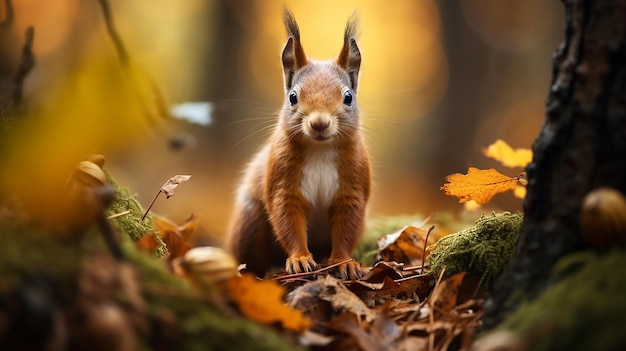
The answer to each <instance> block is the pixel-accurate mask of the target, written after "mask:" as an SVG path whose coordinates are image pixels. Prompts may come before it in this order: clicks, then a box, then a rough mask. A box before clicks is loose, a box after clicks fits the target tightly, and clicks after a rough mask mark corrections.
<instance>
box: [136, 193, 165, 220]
mask: <svg viewBox="0 0 626 351" xmlns="http://www.w3.org/2000/svg"><path fill="white" fill-rule="evenodd" d="M162 192H163V190H161V189H159V192H158V193H156V195H154V197H153V198H152V202H150V205H149V206H148V209H147V210H146V213H144V214H143V216H141V220H142V221H143V220H144V219H146V216H147V215H148V212H150V209H151V208H152V205H154V202H155V201H156V199H157V197H159V194H161V193H162Z"/></svg>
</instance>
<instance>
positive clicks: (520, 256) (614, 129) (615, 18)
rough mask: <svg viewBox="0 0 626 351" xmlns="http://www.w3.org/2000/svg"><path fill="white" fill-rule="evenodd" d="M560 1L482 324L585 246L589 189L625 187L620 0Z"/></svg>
mask: <svg viewBox="0 0 626 351" xmlns="http://www.w3.org/2000/svg"><path fill="white" fill-rule="evenodd" d="M563 2H564V4H565V38H564V40H563V42H562V44H561V45H560V47H559V48H558V50H557V52H556V55H555V58H554V63H553V80H552V85H551V89H550V93H549V96H548V99H547V116H546V120H545V122H544V125H543V128H542V130H541V133H540V135H539V136H538V138H537V139H536V141H535V143H534V145H533V151H534V159H533V162H532V163H531V164H530V165H529V166H528V180H529V184H528V195H527V196H526V200H525V202H524V212H525V219H524V225H523V228H522V233H521V235H520V241H519V242H518V246H517V252H516V256H515V257H514V259H513V263H512V266H511V269H510V271H509V272H508V273H507V274H506V275H505V277H504V279H502V281H501V284H500V285H501V286H500V287H499V289H497V291H496V293H495V294H494V296H493V302H494V303H493V306H492V308H491V310H490V312H489V313H488V314H487V315H486V317H485V322H486V325H487V327H492V326H494V325H495V324H497V323H498V322H499V321H500V320H502V319H503V318H504V317H505V316H506V315H507V314H508V313H509V312H511V311H512V310H513V309H515V308H516V306H517V305H518V303H519V302H520V300H521V299H522V298H528V299H534V298H535V297H537V296H538V295H540V294H541V293H542V292H543V291H544V289H545V288H546V287H548V286H550V285H551V284H552V283H554V282H553V281H550V278H549V277H550V274H549V273H550V268H551V267H552V266H553V264H554V263H555V262H556V261H557V260H558V259H559V258H561V257H563V256H565V255H567V254H568V253H571V252H575V251H579V250H583V249H585V244H584V242H583V240H582V238H581V229H580V220H579V215H580V209H581V200H582V199H583V197H584V196H585V195H586V194H587V193H588V192H589V191H591V190H593V189H596V188H599V187H603V186H608V187H613V188H615V189H617V190H619V191H621V192H622V193H626V162H625V160H626V0H582V1H578V0H564V1H563ZM520 292H521V293H520Z"/></svg>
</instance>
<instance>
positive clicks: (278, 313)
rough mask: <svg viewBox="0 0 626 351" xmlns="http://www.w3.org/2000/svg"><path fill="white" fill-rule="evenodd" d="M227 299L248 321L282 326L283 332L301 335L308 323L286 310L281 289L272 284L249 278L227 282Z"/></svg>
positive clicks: (280, 286)
mask: <svg viewBox="0 0 626 351" xmlns="http://www.w3.org/2000/svg"><path fill="white" fill-rule="evenodd" d="M228 291H229V292H230V297H231V298H232V299H233V300H234V301H235V303H236V304H237V305H238V306H239V310H240V311H241V313H243V314H244V315H245V316H247V317H248V318H250V319H252V320H255V321H257V322H260V323H264V324H273V323H277V322H278V323H281V324H282V325H283V327H284V328H285V329H289V330H293V331H296V332H303V331H304V330H305V329H306V328H308V327H309V325H310V324H311V321H310V320H308V319H307V318H306V317H304V316H303V315H302V313H301V312H300V311H297V310H294V309H292V308H291V307H289V306H287V305H286V304H285V303H284V302H283V300H282V298H283V295H284V289H283V287H282V285H280V284H278V283H277V282H276V281H274V280H258V279H256V278H255V277H254V276H252V275H250V274H244V275H243V276H242V277H237V278H233V279H231V280H230V281H229V282H228Z"/></svg>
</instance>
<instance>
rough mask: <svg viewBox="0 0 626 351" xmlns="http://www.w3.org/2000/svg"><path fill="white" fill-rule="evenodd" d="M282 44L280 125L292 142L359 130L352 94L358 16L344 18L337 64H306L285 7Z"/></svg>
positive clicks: (356, 66) (348, 135)
mask: <svg viewBox="0 0 626 351" xmlns="http://www.w3.org/2000/svg"><path fill="white" fill-rule="evenodd" d="M283 21H284V23H285V28H286V30H287V36H288V39H287V43H286V44H285V47H284V49H283V52H282V64H283V78H284V87H285V102H284V106H283V111H282V114H281V121H280V122H281V123H282V125H283V127H285V128H284V129H285V131H286V133H288V135H289V137H290V138H292V139H298V140H307V141H312V142H329V141H333V140H338V139H342V138H344V139H345V138H353V137H354V134H355V133H358V132H359V128H360V126H359V123H360V122H359V111H358V105H357V101H356V92H357V86H358V80H359V68H360V66H361V52H360V51H359V47H358V46H357V43H356V39H355V36H356V31H357V28H358V17H357V16H356V15H353V16H352V17H350V19H349V20H348V23H347V25H346V29H345V32H344V42H343V47H342V49H341V51H340V53H339V56H338V57H337V59H336V60H329V61H317V60H309V59H307V57H306V54H305V53H304V49H303V47H302V44H301V42H300V29H299V27H298V23H297V22H296V20H295V18H294V16H293V14H292V13H291V11H290V10H289V9H287V8H285V9H284V12H283Z"/></svg>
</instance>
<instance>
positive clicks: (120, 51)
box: [98, 0, 130, 66]
mask: <svg viewBox="0 0 626 351" xmlns="http://www.w3.org/2000/svg"><path fill="white" fill-rule="evenodd" d="M98 2H99V3H100V7H102V15H103V16H104V23H105V25H106V28H107V32H108V33H109V37H111V40H112V41H113V46H115V52H117V56H118V58H119V59H120V62H121V63H122V65H123V66H128V65H129V63H130V56H129V55H128V51H127V50H126V46H124V43H123V42H122V39H121V37H120V36H119V34H118V33H117V29H115V24H114V23H113V16H112V14H111V6H110V5H109V2H108V1H107V0H98Z"/></svg>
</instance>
